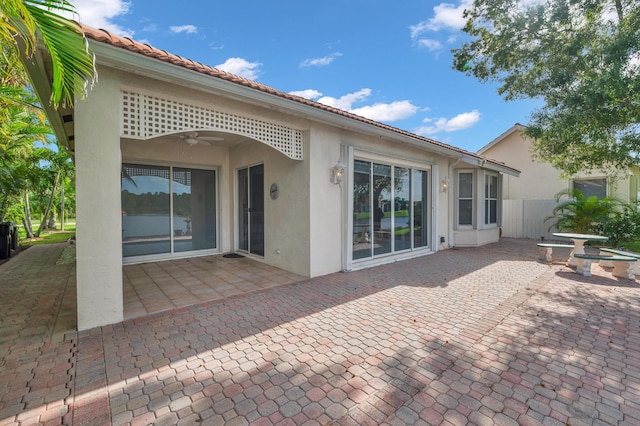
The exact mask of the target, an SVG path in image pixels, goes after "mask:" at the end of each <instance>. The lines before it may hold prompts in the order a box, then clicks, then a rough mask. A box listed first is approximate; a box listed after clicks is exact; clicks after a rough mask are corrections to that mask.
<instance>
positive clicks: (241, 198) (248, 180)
mask: <svg viewBox="0 0 640 426" xmlns="http://www.w3.org/2000/svg"><path fill="white" fill-rule="evenodd" d="M238 249H240V250H244V251H247V252H249V253H251V254H255V255H258V256H264V165H262V164H260V165H257V166H252V167H247V168H245V169H240V170H238Z"/></svg>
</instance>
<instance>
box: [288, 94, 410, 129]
mask: <svg viewBox="0 0 640 426" xmlns="http://www.w3.org/2000/svg"><path fill="white" fill-rule="evenodd" d="M289 93H291V94H292V95H297V96H302V97H303V98H306V99H311V100H316V99H317V102H319V103H321V104H325V105H328V106H331V107H334V108H339V109H341V110H344V111H348V112H351V113H353V114H357V115H360V116H362V117H366V118H369V119H371V120H376V121H385V122H389V121H396V120H402V119H405V118H409V117H411V116H412V115H414V114H415V113H416V111H418V109H419V108H418V107H417V106H415V105H413V104H412V103H411V102H409V101H395V102H391V103H389V104H386V103H376V104H373V105H366V106H362V107H358V108H354V107H353V104H355V103H356V102H362V101H365V100H366V99H367V98H368V97H369V96H370V95H371V89H367V88H365V89H361V90H358V91H357V92H354V93H348V94H346V95H344V96H341V97H340V98H333V97H331V96H322V92H319V91H317V90H315V89H307V90H300V91H295V92H289Z"/></svg>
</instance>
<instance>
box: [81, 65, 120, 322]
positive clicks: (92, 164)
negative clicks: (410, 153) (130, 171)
mask: <svg viewBox="0 0 640 426" xmlns="http://www.w3.org/2000/svg"><path fill="white" fill-rule="evenodd" d="M99 71H100V84H99V85H97V86H96V88H95V89H94V90H92V91H91V96H89V97H88V98H87V99H86V100H84V101H78V102H77V103H76V106H75V117H74V118H75V159H76V226H77V228H76V243H77V246H76V259H77V262H76V278H77V291H78V296H77V301H78V329H79V330H86V329H89V328H93V327H96V326H99V325H104V324H112V323H115V322H119V321H122V319H123V301H122V246H121V238H122V232H121V230H122V223H121V221H122V217H121V212H120V170H121V159H120V149H119V147H120V135H119V133H120V119H119V111H120V107H119V104H120V96H119V86H118V82H117V81H116V80H113V79H112V78H111V73H110V72H109V70H106V69H100V70H99Z"/></svg>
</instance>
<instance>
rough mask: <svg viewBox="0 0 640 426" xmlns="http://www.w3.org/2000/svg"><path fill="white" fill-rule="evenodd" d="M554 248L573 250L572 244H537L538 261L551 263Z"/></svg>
mask: <svg viewBox="0 0 640 426" xmlns="http://www.w3.org/2000/svg"><path fill="white" fill-rule="evenodd" d="M554 248H570V249H573V244H553V243H538V250H539V252H540V260H545V261H547V262H551V261H552V260H553V249H554Z"/></svg>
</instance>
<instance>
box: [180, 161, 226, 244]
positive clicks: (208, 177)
mask: <svg viewBox="0 0 640 426" xmlns="http://www.w3.org/2000/svg"><path fill="white" fill-rule="evenodd" d="M172 188H173V250H174V251H175V252H184V251H192V250H204V249H212V248H215V247H216V223H217V222H216V192H215V172H214V171H213V170H197V169H183V168H174V169H173V185H172Z"/></svg>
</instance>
